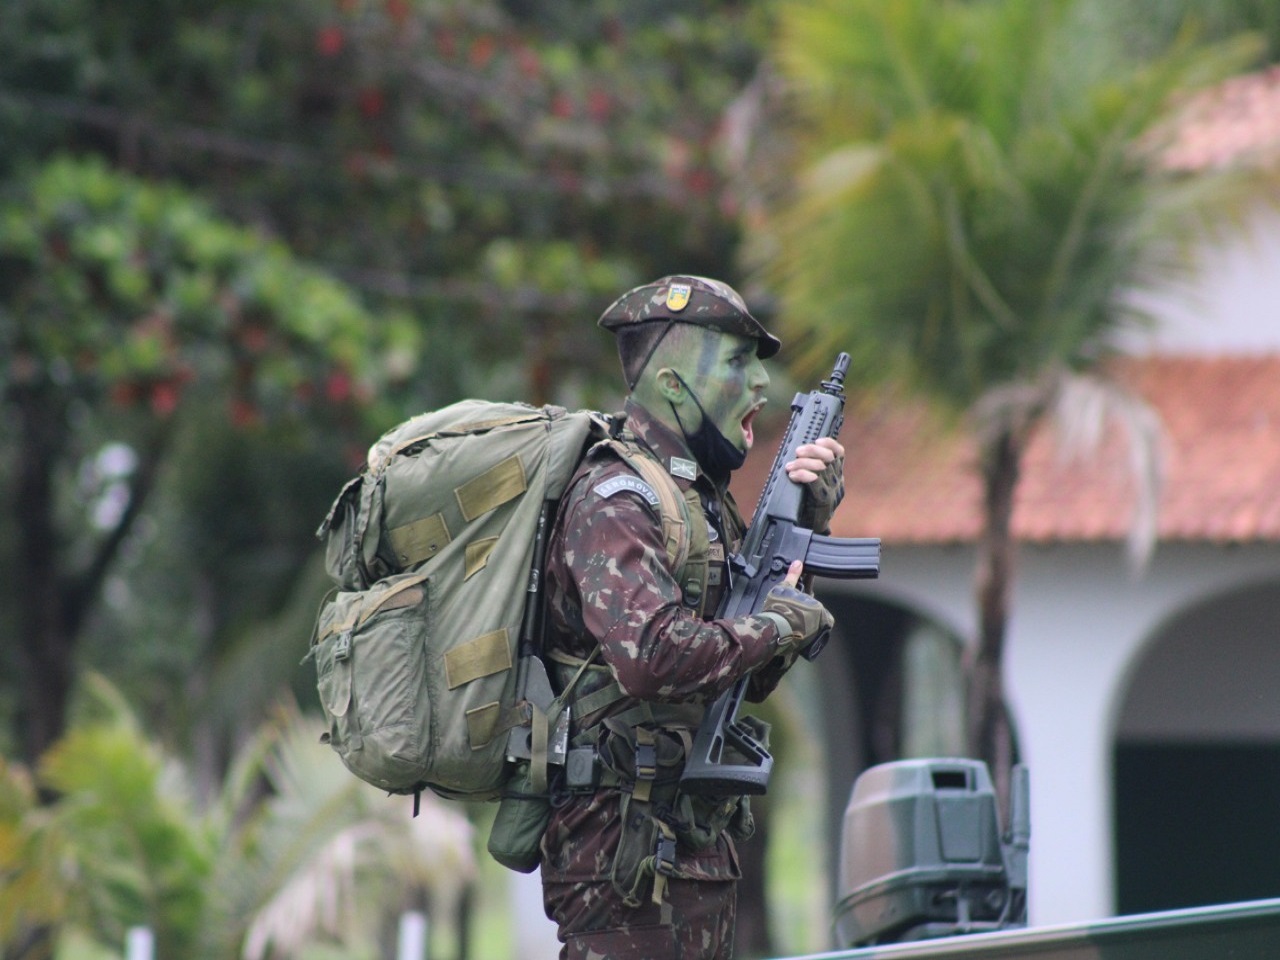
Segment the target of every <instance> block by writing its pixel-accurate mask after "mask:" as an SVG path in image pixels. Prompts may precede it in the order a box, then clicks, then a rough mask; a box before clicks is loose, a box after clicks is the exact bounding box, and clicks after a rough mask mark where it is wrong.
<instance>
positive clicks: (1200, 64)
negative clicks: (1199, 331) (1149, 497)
mask: <svg viewBox="0 0 1280 960" xmlns="http://www.w3.org/2000/svg"><path fill="white" fill-rule="evenodd" d="M1084 9H1085V8H1082V7H1079V6H1078V5H1075V4H1072V3H1070V2H1067V0H1046V2H1038V3H1027V2H1025V0H967V2H962V0H794V2H790V3H787V4H785V5H784V6H783V7H782V8H781V10H780V13H779V18H780V29H779V32H778V36H779V39H778V42H777V48H776V51H775V53H776V62H777V64H778V66H779V68H780V71H781V73H782V75H783V77H784V80H785V83H786V86H785V88H784V93H783V96H784V98H785V102H786V104H787V105H788V106H789V107H791V108H792V111H793V113H792V115H793V116H794V117H795V119H794V121H793V127H794V133H795V136H794V149H793V151H792V157H791V161H792V163H791V166H790V169H789V171H788V172H789V173H790V174H792V175H793V176H794V177H795V180H794V187H793V189H791V190H790V191H789V192H788V193H787V194H786V195H785V196H784V197H783V198H782V199H781V200H780V201H778V202H776V203H775V204H774V205H773V207H772V209H771V210H770V211H768V215H767V217H766V218H765V219H764V221H763V223H762V225H761V229H760V230H759V231H758V232H757V233H756V235H755V236H754V237H753V244H752V255H753V257H754V258H755V259H756V262H757V263H758V264H760V265H761V267H762V273H763V275H764V277H765V279H766V280H767V281H768V282H769V283H770V284H771V285H772V287H773V289H775V290H776V291H777V293H778V296H779V306H780V312H781V317H782V319H781V322H782V325H783V327H784V328H785V329H787V330H788V331H789V332H790V333H791V334H793V336H794V338H795V339H797V340H799V341H800V342H801V343H802V344H803V345H804V346H803V349H802V356H801V358H800V359H801V363H802V365H803V366H807V367H809V368H810V369H811V370H819V369H821V368H822V365H823V364H824V363H827V364H829V362H830V357H831V355H832V353H833V352H834V350H835V349H844V350H848V351H849V352H850V353H851V354H852V355H853V357H854V362H855V371H856V372H857V374H858V376H859V377H861V379H862V380H863V382H865V383H868V384H870V385H874V384H883V383H886V382H895V383H899V384H906V385H907V386H908V387H909V388H911V389H913V390H914V391H916V392H918V393H919V394H921V395H923V396H924V397H926V398H928V400H930V401H931V402H933V403H934V404H935V405H936V406H938V407H939V408H940V409H942V410H943V411H947V412H949V413H951V414H952V415H957V416H958V415H962V414H963V415H965V416H967V417H968V418H969V423H970V427H971V429H972V430H973V431H974V435H975V438H976V441H977V445H978V450H979V462H978V465H977V466H978V469H979V471H980V473H981V481H982V489H983V500H982V511H983V522H984V527H983V531H982V534H981V537H980V539H979V542H978V544H977V576H976V603H977V607H978V624H979V627H978V637H977V638H976V643H974V644H973V645H972V650H971V659H970V663H969V710H968V714H969V716H968V726H969V729H968V731H967V741H968V744H969V749H970V751H971V752H972V754H973V755H974V756H977V757H979V758H982V759H984V760H986V761H987V762H988V763H989V764H990V765H991V767H992V773H993V775H994V776H995V777H996V779H997V782H998V783H1003V782H1004V779H1005V775H1006V769H1007V765H1008V763H1009V760H1010V758H1011V755H1012V753H1013V746H1012V735H1011V732H1010V730H1009V726H1008V721H1007V718H1006V716H1005V711H1004V698H1003V691H1002V680H1001V672H1002V658H1003V650H1004V642H1005V630H1006V620H1007V615H1008V608H1009V597H1010V590H1011V581H1012V577H1013V562H1014V556H1013V542H1012V536H1011V531H1010V517H1011V513H1012V507H1013V498H1014V492H1015V489H1016V487H1017V483H1018V476H1019V468H1020V463H1021V460H1022V456H1023V453H1024V451H1025V450H1026V448H1027V445H1028V442H1029V440H1030V438H1031V436H1032V434H1033V431H1034V430H1035V429H1036V428H1037V426H1038V425H1039V424H1040V423H1042V422H1043V421H1044V420H1045V419H1046V417H1047V416H1048V415H1049V414H1050V413H1052V412H1053V411H1054V410H1060V409H1063V408H1064V398H1068V397H1077V396H1079V395H1080V392H1081V390H1085V391H1086V392H1090V393H1092V394H1093V395H1094V396H1099V397H1102V398H1104V399H1108V398H1109V400H1110V401H1111V402H1109V403H1106V404H1104V405H1103V407H1102V408H1101V409H1109V410H1112V411H1115V410H1126V411H1128V412H1129V413H1130V414H1131V415H1130V416H1129V417H1128V422H1129V423H1131V424H1137V425H1140V426H1141V428H1142V429H1141V430H1140V431H1139V435H1140V436H1145V437H1146V438H1147V439H1148V440H1150V438H1151V436H1152V433H1153V431H1152V428H1151V421H1150V416H1149V415H1148V414H1146V413H1145V412H1144V411H1143V410H1142V408H1141V406H1140V405H1139V404H1137V403H1136V402H1135V401H1134V400H1133V398H1131V397H1127V396H1125V395H1124V394H1123V392H1120V391H1118V390H1117V389H1116V386H1115V385H1114V384H1108V383H1107V382H1106V379H1105V378H1106V371H1107V360H1108V358H1110V357H1111V356H1113V355H1114V354H1115V353H1116V345H1117V335H1118V334H1119V333H1120V332H1121V331H1122V330H1124V329H1125V328H1126V327H1128V326H1129V325H1130V324H1131V323H1133V322H1135V321H1140V320H1142V319H1143V318H1141V317H1140V316H1139V315H1138V314H1137V313H1136V310H1135V308H1134V307H1133V306H1132V301H1131V300H1129V299H1126V294H1128V293H1130V292H1132V291H1134V290H1137V289H1141V288H1144V287H1148V286H1151V285H1158V284H1160V283H1162V282H1164V281H1167V280H1168V279H1169V278H1171V277H1179V276H1184V275H1185V274H1186V273H1187V272H1188V271H1189V270H1191V269H1193V267H1194V262H1193V259H1192V254H1191V245H1192V243H1193V242H1194V241H1198V240H1202V239H1203V238H1204V236H1205V230H1206V229H1207V228H1218V227H1223V226H1227V225H1229V224H1230V223H1231V222H1232V214H1233V213H1238V212H1239V211H1241V210H1242V204H1243V202H1244V201H1245V200H1246V199H1247V198H1248V197H1249V196H1250V188H1251V186H1252V184H1251V179H1250V176H1248V175H1246V174H1244V173H1241V172H1223V173H1218V174H1215V175H1212V176H1209V175H1204V176H1196V177H1190V176H1187V175H1181V176H1175V175H1173V174H1171V173H1169V172H1166V171H1164V170H1162V169H1161V168H1160V166H1159V164H1158V163H1157V162H1156V158H1157V157H1158V152H1159V147H1160V142H1161V130H1162V126H1161V125H1162V123H1163V122H1164V121H1165V120H1166V118H1167V117H1168V116H1169V111H1170V105H1171V101H1172V99H1173V98H1174V97H1175V96H1176V95H1178V94H1180V93H1183V92H1186V91H1190V90H1193V89H1195V88H1197V87H1199V86H1203V85H1205V84H1208V83H1211V82H1213V81H1216V80H1217V79H1219V78H1222V77H1224V76H1226V75H1229V74H1230V73H1233V72H1237V71H1239V70H1240V69H1241V68H1242V67H1243V65H1245V64H1246V63H1247V62H1248V59H1249V58H1250V57H1251V56H1252V55H1253V52H1254V51H1255V50H1256V44H1254V43H1253V42H1252V41H1249V40H1247V39H1240V40H1236V41H1233V42H1229V43H1225V44H1218V45H1214V46H1205V45H1197V44H1196V43H1195V42H1193V38H1192V37H1191V36H1190V35H1189V34H1188V33H1186V32H1184V33H1183V34H1182V35H1180V36H1179V38H1178V39H1177V40H1176V41H1175V42H1173V43H1172V44H1170V45H1168V46H1167V47H1166V48H1165V49H1163V50H1162V51H1160V52H1159V54H1158V55H1154V56H1151V57H1148V58H1146V59H1144V60H1135V59H1132V58H1129V57H1125V56H1119V55H1115V54H1116V53H1117V51H1115V49H1114V45H1108V44H1098V43H1090V41H1089V32H1088V31H1089V24H1090V21H1089V18H1088V17H1087V16H1086V15H1084V13H1083V12H1082V11H1083V10H1084ZM1144 462H1145V463H1146V464H1147V468H1146V469H1147V472H1148V474H1149V478H1150V477H1153V476H1154V469H1153V467H1152V465H1153V464H1155V463H1156V460H1155V459H1154V458H1153V457H1152V456H1150V455H1148V456H1147V457H1146V459H1145V461H1144ZM1146 516H1147V517H1148V521H1149V520H1150V517H1151V512H1150V511H1149V510H1148V511H1147V512H1146ZM1147 529H1148V530H1150V529H1151V525H1150V522H1148V524H1147Z"/></svg>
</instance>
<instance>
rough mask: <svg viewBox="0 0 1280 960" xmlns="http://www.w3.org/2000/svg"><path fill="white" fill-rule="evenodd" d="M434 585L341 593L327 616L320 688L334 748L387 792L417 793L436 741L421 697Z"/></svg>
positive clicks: (415, 582) (410, 579) (412, 580)
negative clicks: (431, 742)
mask: <svg viewBox="0 0 1280 960" xmlns="http://www.w3.org/2000/svg"><path fill="white" fill-rule="evenodd" d="M430 590H431V584H430V581H429V579H428V578H427V577H426V576H425V575H424V574H422V573H411V574H404V575H400V576H396V577H389V578H387V579H386V580H383V581H381V582H379V583H378V584H377V585H376V586H375V587H373V588H371V589H369V590H365V591H358V592H348V593H339V594H337V595H336V596H335V597H334V598H333V600H332V601H330V602H329V603H328V604H326V606H325V608H324V609H323V610H322V611H321V614H320V629H319V637H318V640H317V644H316V650H315V655H316V656H315V659H316V674H317V678H316V687H317V691H318V692H319V694H320V701H321V705H322V706H323V708H324V711H325V716H326V718H327V719H328V720H329V733H328V743H329V745H330V746H331V747H333V749H334V750H335V751H337V753H338V756H339V757H341V759H342V762H343V763H344V764H346V766H347V768H348V769H349V770H351V772H352V773H354V774H356V776H358V777H360V778H361V779H362V780H365V781H366V782H368V783H371V784H373V785H374V786H376V787H379V788H381V789H383V790H387V791H390V792H392V793H407V792H412V791H413V790H415V789H418V788H419V786H420V784H421V782H422V779H423V775H424V773H425V767H424V764H425V762H426V759H427V752H428V748H429V746H430V740H431V717H430V710H429V707H430V705H429V704H428V703H427V702H425V700H424V699H423V697H422V691H423V689H424V678H425V671H426V641H427V637H428V636H429V632H430V620H429V616H428V614H429V602H428V601H429V595H430Z"/></svg>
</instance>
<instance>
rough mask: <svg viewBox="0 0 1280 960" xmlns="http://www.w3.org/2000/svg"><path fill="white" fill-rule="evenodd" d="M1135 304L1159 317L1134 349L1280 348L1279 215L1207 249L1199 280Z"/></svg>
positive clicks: (1133, 341) (1134, 339) (1134, 340)
mask: <svg viewBox="0 0 1280 960" xmlns="http://www.w3.org/2000/svg"><path fill="white" fill-rule="evenodd" d="M1133 302H1134V303H1135V304H1138V305H1140V306H1142V307H1143V308H1144V309H1146V310H1148V311H1150V312H1151V313H1152V314H1154V315H1155V316H1157V317H1158V318H1159V327H1158V328H1157V329H1156V330H1154V331H1150V332H1144V333H1135V334H1133V335H1132V336H1130V337H1129V338H1127V339H1126V343H1127V345H1128V346H1129V348H1130V349H1132V350H1134V351H1135V352H1139V353H1145V352H1152V351H1161V352H1170V353H1213V354H1221V353H1229V354H1239V353H1259V352H1268V351H1276V350H1280V216H1277V215H1276V214H1269V215H1267V214H1264V215H1261V216H1259V217H1258V218H1257V220H1256V221H1255V223H1254V225H1253V227H1252V229H1251V231H1250V233H1249V234H1248V235H1247V236H1245V237H1242V238H1240V239H1237V240H1232V241H1230V242H1228V243H1224V244H1222V245H1220V246H1218V247H1216V248H1214V249H1210V250H1209V251H1207V253H1206V254H1205V258H1204V261H1203V263H1202V265H1201V272H1200V276H1199V277H1198V279H1197V280H1196V281H1195V282H1193V283H1190V284H1187V285H1186V286H1185V287H1182V288H1179V289H1174V290H1170V291H1169V292H1167V293H1162V294H1160V295H1158V296H1157V295H1144V296H1134V297H1133Z"/></svg>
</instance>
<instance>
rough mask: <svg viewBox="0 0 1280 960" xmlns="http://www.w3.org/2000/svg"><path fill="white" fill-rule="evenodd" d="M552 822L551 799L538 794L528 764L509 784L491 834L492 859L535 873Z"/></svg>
mask: <svg viewBox="0 0 1280 960" xmlns="http://www.w3.org/2000/svg"><path fill="white" fill-rule="evenodd" d="M550 821H551V798H550V797H549V796H547V795H546V794H540V793H535V792H534V790H533V775H532V772H531V770H530V768H529V763H528V761H523V762H521V763H520V764H518V765H517V766H516V769H515V772H514V773H512V775H511V778H510V779H509V780H508V781H507V786H506V788H505V789H504V790H503V793H502V801H501V802H500V803H499V804H498V813H497V815H496V816H495V817H494V818H493V829H491V830H490V831H489V844H488V848H489V855H490V856H492V857H493V859H495V860H497V861H498V862H499V863H500V864H502V865H503V866H504V867H506V868H508V869H509V870H515V871H517V872H519V873H532V872H533V871H534V870H536V869H537V867H538V864H539V862H540V861H541V859H542V852H541V847H542V835H543V834H544V833H545V832H546V830H547V824H548V823H549V822H550Z"/></svg>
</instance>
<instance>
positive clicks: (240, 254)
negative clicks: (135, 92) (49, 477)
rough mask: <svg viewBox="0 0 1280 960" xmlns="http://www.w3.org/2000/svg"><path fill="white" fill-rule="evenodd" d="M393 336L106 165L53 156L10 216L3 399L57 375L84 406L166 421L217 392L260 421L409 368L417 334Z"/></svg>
mask: <svg viewBox="0 0 1280 960" xmlns="http://www.w3.org/2000/svg"><path fill="white" fill-rule="evenodd" d="M384 324H385V326H383V327H381V329H380V327H379V325H376V324H375V322H374V318H373V316H372V315H371V314H370V313H369V311H368V310H367V309H366V308H365V307H364V306H363V304H361V303H360V302H359V301H358V300H357V299H356V298H355V297H354V296H353V295H352V293H351V292H350V291H349V290H348V289H347V288H345V287H343V286H342V285H341V284H339V283H337V282H336V281H334V280H333V279H332V278H330V277H329V276H327V275H325V274H323V273H321V272H319V271H316V270H315V269H313V268H310V267H307V266H304V265H302V264H300V263H299V262H298V261H297V260H296V259H295V258H294V257H293V256H292V255H291V254H290V253H289V252H288V251H287V250H286V249H285V248H284V247H283V246H281V245H280V244H279V243H277V242H272V241H269V240H266V239H264V238H263V237H261V236H260V235H258V234H257V233H255V232H253V231H250V230H247V229H244V228H241V227H237V226H234V225H232V224H230V223H228V222H227V221H225V220H222V219H219V218H218V217H217V216H216V215H215V214H214V213H213V211H212V210H210V209H209V207H208V205H207V204H205V203H203V202H201V201H200V200H198V199H196V198H195V197H193V196H192V195H190V194H189V193H187V192H185V191H183V190H182V189H181V188H178V187H174V186H169V185H155V184H150V183H147V182H145V181H142V180H138V179H136V178H131V177H129V176H127V175H122V174H120V173H117V172H115V171H113V170H111V169H109V168H108V167H107V166H106V165H105V164H104V163H102V162H101V161H97V160H92V159H91V160H73V159H70V158H66V157H63V158H57V159H54V160H52V161H50V162H48V163H46V164H45V165H43V166H42V168H41V169H40V170H39V172H38V173H37V174H35V175H34V176H32V177H31V178H29V179H27V180H22V181H19V182H18V183H17V184H16V185H15V188H14V189H12V190H11V191H10V196H9V197H8V198H7V200H6V202H5V203H4V204H3V206H0V350H2V351H3V353H4V355H5V357H6V358H7V362H6V363H5V365H4V368H2V369H0V389H3V388H4V387H6V386H7V385H10V384H12V385H15V386H23V385H25V384H26V383H27V382H28V381H30V380H32V379H38V378H39V371H49V372H50V374H49V375H50V376H54V375H55V374H54V373H53V371H55V370H56V371H57V373H56V376H57V377H58V378H59V380H60V382H61V384H62V385H63V387H64V388H65V389H67V390H69V391H70V392H74V393H76V394H78V395H79V396H80V398H81V399H88V400H98V399H102V398H104V397H106V396H110V398H111V399H112V400H113V401H114V402H115V403H117V404H118V405H120V406H131V405H134V404H138V403H144V402H145V403H147V404H148V405H149V406H150V408H151V409H152V411H153V412H154V413H156V414H158V415H162V416H163V415H167V414H169V413H171V412H172V411H173V409H174V408H175V407H176V405H177V404H178V402H179V400H180V398H181V394H182V393H183V391H184V390H186V389H187V388H188V385H191V384H195V385H199V384H203V383H206V382H208V381H210V380H212V381H220V382H221V384H222V386H223V387H224V389H227V390H228V392H229V393H231V395H232V396H233V398H234V400H235V401H236V402H237V403H238V404H239V406H238V407H237V408H236V410H235V414H236V416H238V417H239V418H241V419H245V418H250V417H257V416H259V415H260V407H261V406H263V405H264V404H265V405H268V406H271V407H273V408H276V409H277V410H279V409H288V407H289V406H290V405H293V406H297V405H300V404H302V403H305V402H306V401H309V400H311V399H312V398H317V399H320V398H324V397H325V396H326V395H327V397H328V399H330V400H334V401H339V402H340V401H344V400H347V399H348V398H349V397H351V396H352V395H353V394H363V395H365V396H371V395H372V394H373V392H374V391H375V390H376V389H378V388H379V387H381V385H382V383H381V380H382V377H383V373H384V371H385V370H387V369H388V368H390V369H395V370H401V371H404V372H408V371H409V370H410V369H411V366H412V356H413V348H414V345H415V344H414V343H413V339H412V327H411V326H410V325H409V323H408V322H407V320H406V319H405V318H404V317H402V316H399V317H397V316H394V315H392V316H389V317H388V318H387V319H386V320H385V321H384ZM388 329H389V330H390V331H392V332H393V333H392V336H391V337H389V338H388V339H389V340H391V342H392V344H393V345H392V346H387V347H386V348H381V344H380V342H381V341H382V340H383V337H382V336H380V333H381V332H382V331H384V330H388ZM388 351H392V352H391V354H390V355H388Z"/></svg>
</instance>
